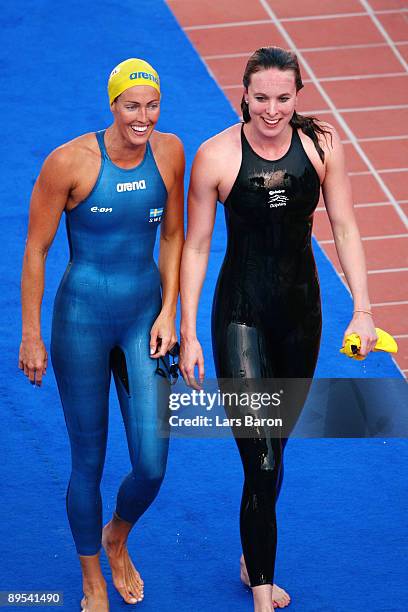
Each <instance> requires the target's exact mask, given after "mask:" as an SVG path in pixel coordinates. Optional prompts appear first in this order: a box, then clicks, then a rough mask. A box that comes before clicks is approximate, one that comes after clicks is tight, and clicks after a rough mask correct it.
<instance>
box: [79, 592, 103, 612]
mask: <svg viewBox="0 0 408 612" xmlns="http://www.w3.org/2000/svg"><path fill="white" fill-rule="evenodd" d="M81 612H109V602H108V594H107V592H106V589H105V592H104V593H103V592H100V593H91V592H88V594H87V595H84V596H83V598H82V599H81Z"/></svg>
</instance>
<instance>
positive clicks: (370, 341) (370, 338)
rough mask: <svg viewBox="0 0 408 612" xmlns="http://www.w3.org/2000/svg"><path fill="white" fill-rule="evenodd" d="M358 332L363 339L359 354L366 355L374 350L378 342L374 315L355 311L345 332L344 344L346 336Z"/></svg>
mask: <svg viewBox="0 0 408 612" xmlns="http://www.w3.org/2000/svg"><path fill="white" fill-rule="evenodd" d="M350 334H357V335H358V336H359V337H360V340H361V348H360V350H359V354H360V355H362V356H363V357H366V356H367V355H368V353H369V352H370V351H372V350H373V349H374V347H375V345H376V342H377V339H378V337H377V334H376V331H375V327H374V321H373V317H372V316H371V315H369V314H367V313H365V312H355V313H354V315H353V318H352V319H351V321H350V323H349V326H348V327H347V329H346V331H345V332H344V336H343V346H344V342H345V340H346V336H349V335H350Z"/></svg>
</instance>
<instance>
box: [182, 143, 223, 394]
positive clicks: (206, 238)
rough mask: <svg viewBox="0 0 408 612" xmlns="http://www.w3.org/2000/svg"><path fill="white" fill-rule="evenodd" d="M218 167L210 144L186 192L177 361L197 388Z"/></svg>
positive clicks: (201, 369) (198, 158) (196, 162)
mask: <svg viewBox="0 0 408 612" xmlns="http://www.w3.org/2000/svg"><path fill="white" fill-rule="evenodd" d="M218 182H219V179H218V168H217V164H216V160H215V159H214V156H212V155H211V144H210V143H206V144H204V145H202V146H201V148H200V149H199V151H198V153H197V155H196V157H195V160H194V163H193V167H192V170H191V178H190V187H189V192H188V226H187V236H186V241H185V243H184V249H183V256H182V260H181V269H180V299H181V325H180V339H181V347H180V361H179V367H180V371H181V373H182V375H183V378H184V380H185V382H186V383H187V384H188V385H190V386H192V387H194V388H199V387H198V385H197V382H196V380H195V376H194V368H195V366H196V365H197V367H198V377H199V382H200V383H202V381H203V380H204V358H203V352H202V349H201V345H200V343H199V341H198V339H197V332H196V320H197V310H198V301H199V298H200V293H201V289H202V286H203V283H204V278H205V274H206V270H207V265H208V257H209V253H210V245H211V237H212V232H213V228H214V220H215V212H216V206H217V197H218Z"/></svg>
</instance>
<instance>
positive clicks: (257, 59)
mask: <svg viewBox="0 0 408 612" xmlns="http://www.w3.org/2000/svg"><path fill="white" fill-rule="evenodd" d="M269 68H277V69H278V70H282V71H284V70H292V71H293V72H294V75H295V85H296V91H297V92H298V91H299V90H300V89H302V87H303V82H302V76H301V74H300V68H299V62H298V59H297V57H296V54H295V53H293V52H292V51H286V50H285V49H281V48H280V47H261V48H260V49H257V50H256V51H255V52H254V53H253V54H252V55H251V57H250V58H249V60H248V63H247V65H246V68H245V72H244V76H243V80H242V81H243V84H244V87H245V89H246V90H248V87H249V84H250V82H251V76H252V75H253V74H254V73H255V72H260V71H261V70H268V69H269ZM241 110H242V118H243V120H244V123H248V122H249V121H251V116H250V114H249V108H248V104H247V103H246V102H245V95H243V96H242V100H241ZM289 123H290V125H291V126H292V127H293V128H294V129H298V128H300V129H301V130H302V132H303V133H304V134H306V136H309V138H311V139H312V140H313V143H314V146H315V148H316V151H317V152H318V154H319V157H320V159H321V160H322V162H324V151H323V149H322V147H321V146H320V143H319V134H320V135H323V136H324V137H325V138H326V137H327V136H330V140H331V136H332V134H331V132H330V131H329V130H328V129H325V128H324V127H322V125H320V122H319V120H318V119H316V117H305V116H304V115H299V113H297V112H296V111H294V113H293V116H292V119H291V120H290V122H289Z"/></svg>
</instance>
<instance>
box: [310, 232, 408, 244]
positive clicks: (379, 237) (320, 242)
mask: <svg viewBox="0 0 408 612" xmlns="http://www.w3.org/2000/svg"><path fill="white" fill-rule="evenodd" d="M407 236H408V234H388V235H385V236H362V237H361V240H362V241H363V242H365V241H367V240H390V239H391V238H406V237H407ZM316 240H318V238H316ZM319 244H334V240H333V239H332V238H330V239H328V240H319Z"/></svg>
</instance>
